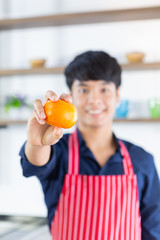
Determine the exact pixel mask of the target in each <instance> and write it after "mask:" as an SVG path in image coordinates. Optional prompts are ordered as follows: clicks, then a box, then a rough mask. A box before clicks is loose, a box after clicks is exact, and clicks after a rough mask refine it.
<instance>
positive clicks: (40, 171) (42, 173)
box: [19, 143, 57, 179]
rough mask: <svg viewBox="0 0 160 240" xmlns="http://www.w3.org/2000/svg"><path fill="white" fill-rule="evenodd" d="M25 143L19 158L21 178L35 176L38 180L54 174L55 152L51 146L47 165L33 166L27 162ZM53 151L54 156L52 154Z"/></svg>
mask: <svg viewBox="0 0 160 240" xmlns="http://www.w3.org/2000/svg"><path fill="white" fill-rule="evenodd" d="M24 148H25V143H24V144H23V146H22V148H21V150H20V153H19V155H20V157H21V166H22V171H23V176H25V177H31V176H37V177H38V178H39V179H43V178H46V177H49V175H50V174H51V173H53V172H54V170H55V169H56V159H57V157H56V155H57V154H56V151H55V150H54V149H53V146H51V155H50V160H49V161H48V163H47V164H45V165H43V166H35V165H33V164H32V163H31V162H29V161H28V159H27V157H26V155H25V151H24ZM53 150H54V154H53Z"/></svg>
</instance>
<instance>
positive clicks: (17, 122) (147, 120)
mask: <svg viewBox="0 0 160 240" xmlns="http://www.w3.org/2000/svg"><path fill="white" fill-rule="evenodd" d="M114 122H115V123H154V122H158V123H160V118H135V119H127V118H122V119H114ZM26 124H27V120H0V127H6V126H9V125H26Z"/></svg>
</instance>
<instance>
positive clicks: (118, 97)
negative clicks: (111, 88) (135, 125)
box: [116, 87, 120, 103]
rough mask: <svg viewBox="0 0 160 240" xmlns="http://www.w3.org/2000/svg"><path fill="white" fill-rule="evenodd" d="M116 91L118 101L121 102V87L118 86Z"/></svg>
mask: <svg viewBox="0 0 160 240" xmlns="http://www.w3.org/2000/svg"><path fill="white" fill-rule="evenodd" d="M116 92H117V96H116V97H117V103H120V87H118V88H117V90H116Z"/></svg>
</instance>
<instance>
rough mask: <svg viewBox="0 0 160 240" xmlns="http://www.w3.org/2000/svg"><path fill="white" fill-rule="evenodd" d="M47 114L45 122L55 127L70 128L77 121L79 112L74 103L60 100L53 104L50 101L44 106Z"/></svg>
mask: <svg viewBox="0 0 160 240" xmlns="http://www.w3.org/2000/svg"><path fill="white" fill-rule="evenodd" d="M44 111H45V114H46V119H45V121H46V122H47V123H48V124H50V125H53V126H55V127H60V128H70V127H72V126H73V125H74V124H75V123H76V121H77V110H76V108H75V106H74V105H73V104H72V103H69V102H66V101H63V100H60V99H59V100H58V101H56V102H52V101H51V100H49V101H48V102H46V104H45V105H44Z"/></svg>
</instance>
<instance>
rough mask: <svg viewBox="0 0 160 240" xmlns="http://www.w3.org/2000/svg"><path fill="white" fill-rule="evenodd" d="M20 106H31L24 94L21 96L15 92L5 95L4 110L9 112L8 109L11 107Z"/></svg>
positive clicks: (17, 107)
mask: <svg viewBox="0 0 160 240" xmlns="http://www.w3.org/2000/svg"><path fill="white" fill-rule="evenodd" d="M21 107H27V108H31V105H30V104H28V103H27V101H26V97H25V96H21V95H20V94H15V95H10V96H7V97H6V100H5V104H4V111H5V112H9V110H10V109H12V108H16V109H19V108H21Z"/></svg>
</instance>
